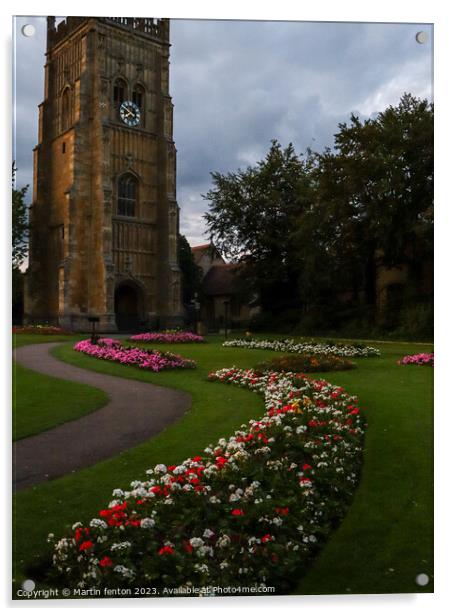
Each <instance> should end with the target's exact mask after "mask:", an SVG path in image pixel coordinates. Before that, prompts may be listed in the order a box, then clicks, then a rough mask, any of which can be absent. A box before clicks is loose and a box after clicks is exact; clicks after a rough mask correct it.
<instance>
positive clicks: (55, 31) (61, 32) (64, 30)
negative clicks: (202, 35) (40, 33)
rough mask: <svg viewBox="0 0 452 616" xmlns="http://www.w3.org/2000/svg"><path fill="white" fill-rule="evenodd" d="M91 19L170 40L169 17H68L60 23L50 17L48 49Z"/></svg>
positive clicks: (166, 40) (48, 19)
mask: <svg viewBox="0 0 452 616" xmlns="http://www.w3.org/2000/svg"><path fill="white" fill-rule="evenodd" d="M90 19H95V20H96V21H101V22H104V23H107V24H110V25H113V26H119V27H120V28H121V29H123V30H129V31H132V32H139V33H140V34H144V35H146V36H149V37H151V38H154V39H158V40H160V41H162V42H164V43H168V42H169V19H157V18H155V17H96V18H90V17H66V18H65V19H64V20H63V21H61V22H60V23H59V24H58V25H55V17H48V18H47V50H49V49H51V48H52V47H54V46H55V45H57V44H58V43H59V42H61V41H62V40H63V39H65V38H66V37H67V36H68V35H69V34H71V33H72V32H74V31H75V30H76V29H77V28H78V27H79V26H81V25H82V24H84V23H85V22H88V21H89V20H90Z"/></svg>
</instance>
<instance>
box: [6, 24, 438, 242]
mask: <svg viewBox="0 0 452 616" xmlns="http://www.w3.org/2000/svg"><path fill="white" fill-rule="evenodd" d="M26 23H32V24H33V25H35V27H36V33H35V35H34V36H33V37H30V38H26V37H24V36H23V35H22V34H21V28H22V26H23V25H24V24H26ZM421 30H422V31H425V32H426V33H427V35H428V41H427V42H426V43H425V44H419V43H417V42H416V38H415V36H416V33H417V32H419V31H421ZM171 42H172V48H171V94H172V97H173V102H174V105H175V107H174V139H175V142H176V147H177V150H178V202H179V206H180V207H181V232H182V233H183V234H185V235H186V236H187V238H188V240H189V241H190V243H192V244H193V245H194V244H197V243H203V242H205V241H206V237H205V235H204V232H205V227H204V222H203V219H202V214H203V212H204V211H205V210H206V207H207V204H206V202H205V201H204V200H203V199H202V196H201V195H202V194H205V193H206V192H207V190H208V189H209V187H210V186H211V178H210V172H211V171H221V172H227V171H235V170H237V169H238V168H240V167H241V168H244V167H246V166H247V165H254V164H255V163H256V161H258V160H261V159H262V158H263V157H264V156H265V154H266V152H267V151H268V148H269V146H270V141H271V139H273V138H276V139H278V140H279V141H280V142H281V144H282V145H283V146H285V145H287V144H288V143H289V142H292V143H293V144H294V146H295V148H296V150H297V151H298V152H303V151H304V150H305V149H306V148H307V147H308V146H309V147H311V148H312V149H315V150H322V149H323V148H324V147H325V146H327V145H332V143H333V135H334V133H335V132H336V129H337V125H338V123H339V122H344V121H347V120H348V118H349V116H350V113H351V112H355V113H358V114H360V115H361V116H364V117H366V116H371V115H373V114H376V113H378V112H379V111H382V110H384V109H385V108H386V107H387V106H388V105H390V104H397V102H398V100H399V99H400V97H401V95H402V94H403V93H404V92H411V93H412V94H414V95H416V96H418V97H422V98H429V99H432V96H433V75H432V59H433V58H432V54H433V51H432V49H433V29H432V27H431V26H430V25H426V24H371V23H327V22H323V23H318V22H316V23H310V22H263V21H255V22H253V21H199V20H172V22H171ZM44 51H45V18H17V20H16V44H15V62H16V67H17V70H16V106H15V111H16V120H15V126H16V160H17V165H18V168H19V173H18V185H19V186H21V185H23V184H26V183H30V184H31V182H32V149H33V147H34V146H35V144H36V141H37V119H38V111H37V106H38V104H39V103H40V102H41V101H42V96H43V68H42V67H43V64H44Z"/></svg>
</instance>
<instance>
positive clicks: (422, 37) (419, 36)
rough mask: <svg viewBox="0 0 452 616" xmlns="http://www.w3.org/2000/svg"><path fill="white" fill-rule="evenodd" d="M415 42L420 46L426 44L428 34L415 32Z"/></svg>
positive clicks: (422, 31)
mask: <svg viewBox="0 0 452 616" xmlns="http://www.w3.org/2000/svg"><path fill="white" fill-rule="evenodd" d="M416 41H417V42H418V43H419V44H420V45H424V43H426V42H427V41H428V34H427V32H425V31H424V30H421V31H420V32H417V33H416Z"/></svg>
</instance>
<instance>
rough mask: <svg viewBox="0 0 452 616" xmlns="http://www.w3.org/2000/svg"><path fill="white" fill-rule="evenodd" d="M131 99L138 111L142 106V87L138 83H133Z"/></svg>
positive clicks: (141, 109)
mask: <svg viewBox="0 0 452 616" xmlns="http://www.w3.org/2000/svg"><path fill="white" fill-rule="evenodd" d="M132 101H133V102H134V103H135V105H137V107H138V108H139V109H140V111H143V108H144V88H143V86H140V84H138V83H137V84H135V86H134V88H133V92H132Z"/></svg>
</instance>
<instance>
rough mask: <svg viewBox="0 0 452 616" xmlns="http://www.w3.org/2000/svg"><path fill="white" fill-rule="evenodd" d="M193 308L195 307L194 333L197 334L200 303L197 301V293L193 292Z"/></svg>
mask: <svg viewBox="0 0 452 616" xmlns="http://www.w3.org/2000/svg"><path fill="white" fill-rule="evenodd" d="M193 308H194V309H195V334H197V333H198V323H199V309H200V308H201V304H200V303H199V299H198V293H195V297H194V300H193Z"/></svg>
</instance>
